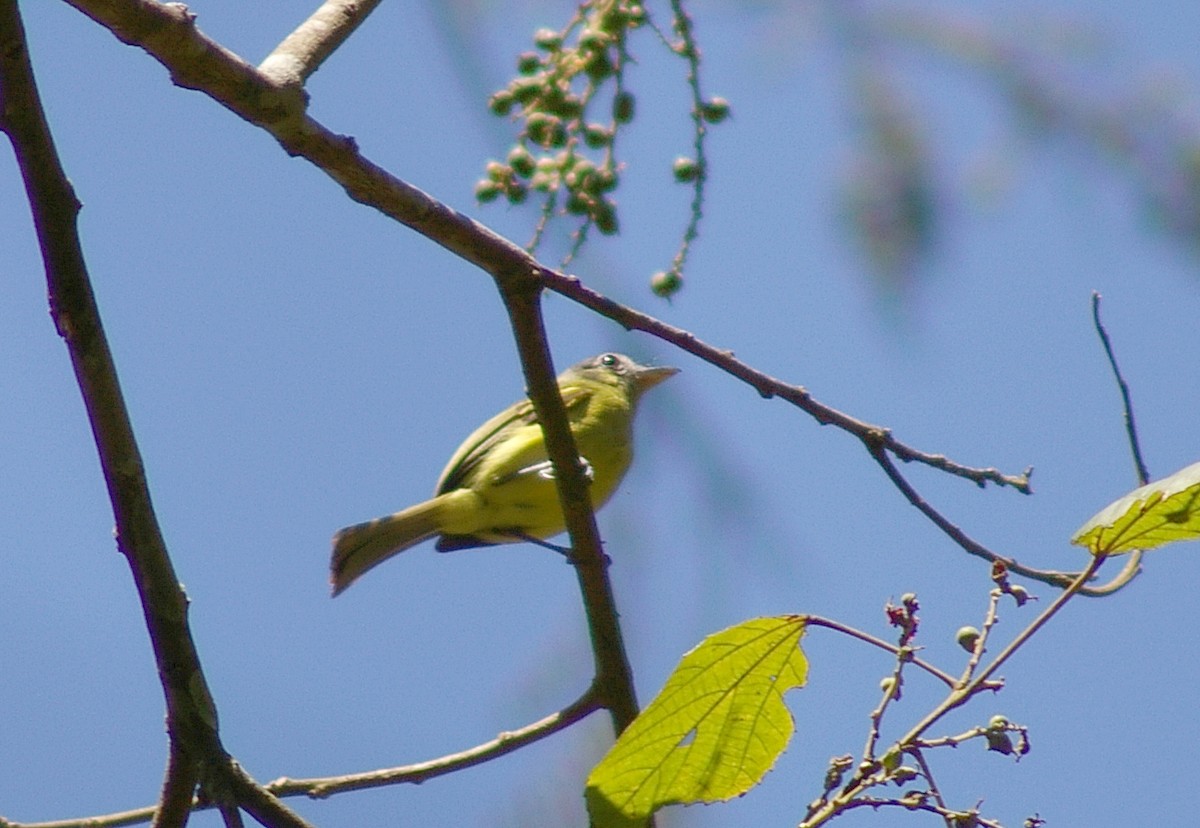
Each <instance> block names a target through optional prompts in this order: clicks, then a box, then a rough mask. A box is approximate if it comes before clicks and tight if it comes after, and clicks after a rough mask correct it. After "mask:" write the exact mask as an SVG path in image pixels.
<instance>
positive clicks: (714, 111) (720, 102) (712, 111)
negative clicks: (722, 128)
mask: <svg viewBox="0 0 1200 828" xmlns="http://www.w3.org/2000/svg"><path fill="white" fill-rule="evenodd" d="M700 115H701V117H703V118H704V120H706V121H708V122H709V123H710V124H719V123H721V121H724V120H725V119H726V118H728V117H729V101H727V100H725V99H724V98H710V99H709V100H707V101H705V102H704V104H703V105H702V106H701V107H700Z"/></svg>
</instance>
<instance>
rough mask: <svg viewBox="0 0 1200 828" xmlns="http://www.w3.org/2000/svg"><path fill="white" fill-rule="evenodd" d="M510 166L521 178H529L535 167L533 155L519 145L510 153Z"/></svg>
mask: <svg viewBox="0 0 1200 828" xmlns="http://www.w3.org/2000/svg"><path fill="white" fill-rule="evenodd" d="M508 165H509V166H510V167H512V171H513V172H515V173H516V174H517V175H519V176H521V178H529V176H531V175H533V170H534V167H535V162H534V158H533V153H531V152H530V151H529V150H527V149H525V147H523V146H521V145H520V144H518V145H517V146H515V147H513V148H512V149H511V150H509V151H508Z"/></svg>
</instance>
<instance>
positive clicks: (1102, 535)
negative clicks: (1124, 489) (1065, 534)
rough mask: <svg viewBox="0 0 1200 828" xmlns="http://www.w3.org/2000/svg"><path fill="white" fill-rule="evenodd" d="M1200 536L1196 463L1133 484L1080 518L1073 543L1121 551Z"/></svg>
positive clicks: (1113, 552)
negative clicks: (1084, 518)
mask: <svg viewBox="0 0 1200 828" xmlns="http://www.w3.org/2000/svg"><path fill="white" fill-rule="evenodd" d="M1198 537H1200V463H1193V464H1192V465H1190V466H1188V467H1187V468H1186V469H1180V470H1179V471H1177V472H1175V473H1174V474H1173V475H1171V476H1170V477H1164V478H1163V479H1162V480H1158V481H1155V482H1154V483H1150V484H1148V485H1146V486H1142V487H1141V488H1138V489H1134V490H1133V491H1132V492H1130V493H1129V494H1127V495H1125V496H1124V497H1123V498H1121V499H1120V500H1117V501H1115V502H1113V503H1110V504H1109V505H1108V506H1106V507H1105V508H1104V509H1102V510H1100V512H1099V513H1097V514H1096V516H1095V517H1093V518H1092V519H1091V520H1089V521H1088V522H1087V523H1085V524H1083V526H1081V527H1080V528H1079V531H1078V532H1076V533H1075V535H1074V536H1073V537H1072V538H1071V543H1074V544H1078V545H1079V546H1086V547H1087V548H1088V549H1089V550H1090V551H1091V553H1092V554H1093V555H1120V554H1122V553H1124V552H1131V551H1133V550H1134V549H1153V548H1154V547H1156V546H1162V545H1163V544H1164V543H1170V542H1172V541H1181V540H1194V539H1196V538H1198Z"/></svg>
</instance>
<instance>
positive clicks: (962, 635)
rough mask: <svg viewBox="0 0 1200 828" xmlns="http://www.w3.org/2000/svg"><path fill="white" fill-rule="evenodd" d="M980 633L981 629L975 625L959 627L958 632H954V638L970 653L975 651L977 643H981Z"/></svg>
mask: <svg viewBox="0 0 1200 828" xmlns="http://www.w3.org/2000/svg"><path fill="white" fill-rule="evenodd" d="M979 635H980V633H979V630H977V629H975V628H974V627H959V628H958V632H956V633H955V634H954V640H955V641H957V642H958V646H960V647H962V648H963V649H964V650H966V651H967V652H968V653H973V652H975V645H976V644H978V643H979Z"/></svg>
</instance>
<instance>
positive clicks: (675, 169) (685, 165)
mask: <svg viewBox="0 0 1200 828" xmlns="http://www.w3.org/2000/svg"><path fill="white" fill-rule="evenodd" d="M671 172H672V173H674V175H675V180H676V181H678V182H679V183H680V184H690V183H691V182H693V181H695V180H696V179H697V178H699V177H700V165H699V164H698V163H696V160H695V159H694V158H685V157H683V156H680V157H679V158H676V159H675V163H674V164H673V165H672V166H671Z"/></svg>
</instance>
